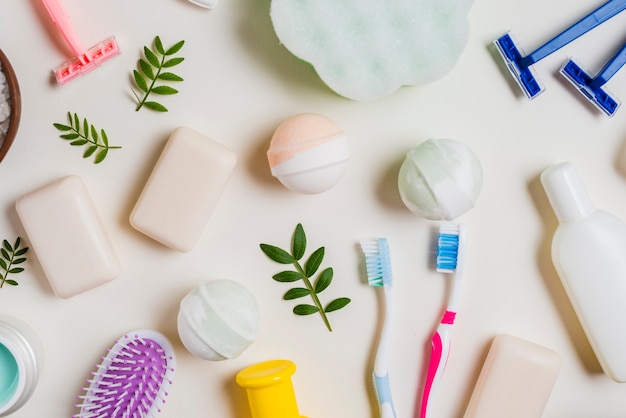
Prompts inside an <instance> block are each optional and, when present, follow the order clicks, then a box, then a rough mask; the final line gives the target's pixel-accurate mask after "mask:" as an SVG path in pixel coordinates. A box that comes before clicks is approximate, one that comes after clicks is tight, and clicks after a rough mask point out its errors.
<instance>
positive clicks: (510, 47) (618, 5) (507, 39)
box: [494, 0, 626, 99]
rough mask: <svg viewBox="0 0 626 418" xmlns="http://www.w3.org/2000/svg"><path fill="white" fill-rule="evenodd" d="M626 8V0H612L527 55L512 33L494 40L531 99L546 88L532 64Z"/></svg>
mask: <svg viewBox="0 0 626 418" xmlns="http://www.w3.org/2000/svg"><path fill="white" fill-rule="evenodd" d="M624 9H626V0H609V1H607V2H606V3H604V4H603V5H602V6H600V7H598V8H597V9H596V10H594V11H593V12H591V13H589V14H588V15H587V16H585V17H583V18H582V19H580V20H579V21H578V22H576V23H574V24H573V25H571V26H570V27H569V28H567V29H565V30H564V31H563V32H561V33H560V34H558V35H557V36H555V37H554V38H552V39H550V40H549V41H548V42H546V43H545V44H543V45H542V46H540V47H539V48H537V49H536V50H535V51H533V52H532V53H530V54H528V55H523V51H521V49H520V48H518V47H517V45H515V42H514V41H513V39H512V38H511V35H510V33H506V34H504V35H502V36H501V37H500V38H498V39H496V40H495V41H494V44H495V46H496V48H497V50H498V51H499V52H500V55H502V58H503V59H504V61H505V62H506V64H507V67H508V69H509V71H510V73H511V74H512V75H513V77H514V78H515V80H516V81H517V83H518V84H519V86H520V87H521V89H522V91H523V92H524V94H525V95H526V96H527V97H528V98H529V99H532V98H534V97H536V96H537V95H538V94H539V93H541V92H542V91H543V90H544V88H543V86H542V85H541V84H540V83H539V81H538V79H537V78H536V77H535V74H534V69H533V67H532V66H533V64H535V63H536V62H537V61H539V60H541V59H543V58H545V57H547V56H548V55H550V54H552V53H553V52H555V51H556V50H558V49H560V48H562V47H564V46H565V45H567V44H568V43H570V42H572V41H573V40H575V39H576V38H578V37H580V36H582V35H584V34H585V33H587V32H589V31H590V30H591V29H593V28H595V27H596V26H599V25H600V24H602V23H604V22H606V21H607V20H609V19H610V18H612V17H613V16H615V15H616V14H618V13H619V12H621V11H623V10H624Z"/></svg>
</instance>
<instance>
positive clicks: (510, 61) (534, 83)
mask: <svg viewBox="0 0 626 418" xmlns="http://www.w3.org/2000/svg"><path fill="white" fill-rule="evenodd" d="M493 43H494V45H495V47H496V49H497V50H498V52H499V53H500V55H501V56H502V59H503V60H504V62H505V63H506V66H507V69H508V70H509V72H510V73H511V75H512V76H513V78H514V79H515V81H516V82H517V84H518V85H519V86H520V88H521V89H522V91H523V92H524V94H525V95H526V97H528V98H529V99H534V98H535V97H537V95H538V94H539V93H541V92H542V91H543V90H544V87H543V86H542V85H541V83H540V82H539V80H538V79H537V77H536V76H535V70H534V69H533V68H532V66H524V65H520V61H521V60H522V59H523V58H524V54H523V51H522V50H521V48H518V47H517V45H515V42H514V41H513V38H512V37H511V35H510V34H509V33H506V34H504V35H502V36H501V37H499V38H498V39H496V40H495V41H494V42H493Z"/></svg>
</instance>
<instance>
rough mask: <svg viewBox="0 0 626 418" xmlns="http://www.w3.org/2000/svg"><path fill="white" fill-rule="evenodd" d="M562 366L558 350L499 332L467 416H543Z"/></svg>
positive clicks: (518, 417)
mask: <svg viewBox="0 0 626 418" xmlns="http://www.w3.org/2000/svg"><path fill="white" fill-rule="evenodd" d="M560 368H561V358H560V357H559V356H558V355H557V354H556V353H555V352H554V351H552V350H550V349H548V348H545V347H542V346H540V345H537V344H535V343H532V342H530V341H526V340H523V339H521V338H517V337H513V336H511V335H498V336H497V337H496V338H494V340H493V343H492V344H491V348H490V349H489V354H487V359H486V360H485V364H484V365H483V368H482V371H481V373H480V376H479V377H478V381H477V382H476V386H475V387H474V392H473V394H472V397H471V398H470V402H469V405H468V406H467V410H466V411H465V415H464V418H505V417H506V418H540V417H541V415H542V414H543V410H544V408H545V406H546V403H547V402H548V399H549V397H550V393H551V392H552V388H553V387H554V384H555V382H556V379H557V376H558V374H559V370H560Z"/></svg>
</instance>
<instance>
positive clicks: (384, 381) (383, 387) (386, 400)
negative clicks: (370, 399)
mask: <svg viewBox="0 0 626 418" xmlns="http://www.w3.org/2000/svg"><path fill="white" fill-rule="evenodd" d="M373 377H374V390H375V391H376V397H377V398H378V405H379V406H380V418H396V410H395V408H394V407H393V400H392V398H391V385H390V384H389V373H387V374H386V375H384V376H380V375H377V374H376V372H374V373H373Z"/></svg>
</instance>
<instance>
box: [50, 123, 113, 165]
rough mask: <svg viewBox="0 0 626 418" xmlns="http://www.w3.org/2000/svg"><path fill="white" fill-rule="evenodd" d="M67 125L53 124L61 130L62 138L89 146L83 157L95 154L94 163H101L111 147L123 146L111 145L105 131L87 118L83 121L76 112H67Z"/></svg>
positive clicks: (76, 145)
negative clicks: (98, 128)
mask: <svg viewBox="0 0 626 418" xmlns="http://www.w3.org/2000/svg"><path fill="white" fill-rule="evenodd" d="M67 123H68V124H67V125H65V124H63V123H53V126H54V127H55V128H57V130H59V131H60V132H61V135H60V136H61V138H63V139H65V140H66V141H69V144H70V145H72V146H75V147H80V146H87V148H86V149H85V152H84V153H83V158H89V157H91V156H92V155H95V158H94V161H93V162H94V164H100V163H101V162H102V161H104V159H105V158H106V156H107V155H108V153H109V150H110V149H115V148H122V147H117V146H111V145H109V138H108V136H107V134H106V132H105V131H104V129H101V130H100V132H99V133H98V130H97V129H96V128H95V127H94V126H93V125H91V124H89V121H88V120H87V118H84V119H83V121H82V123H81V120H80V118H79V117H78V115H77V114H76V113H74V114H72V113H71V112H67Z"/></svg>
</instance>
